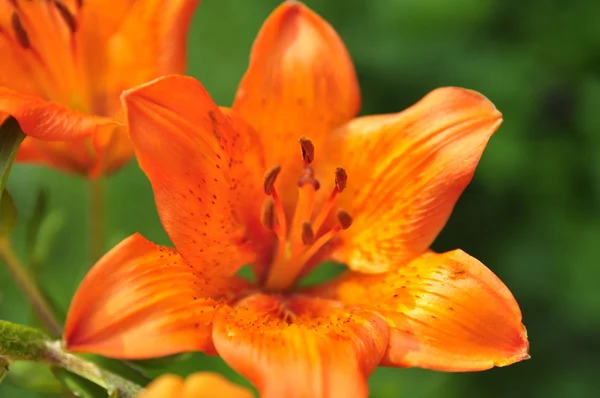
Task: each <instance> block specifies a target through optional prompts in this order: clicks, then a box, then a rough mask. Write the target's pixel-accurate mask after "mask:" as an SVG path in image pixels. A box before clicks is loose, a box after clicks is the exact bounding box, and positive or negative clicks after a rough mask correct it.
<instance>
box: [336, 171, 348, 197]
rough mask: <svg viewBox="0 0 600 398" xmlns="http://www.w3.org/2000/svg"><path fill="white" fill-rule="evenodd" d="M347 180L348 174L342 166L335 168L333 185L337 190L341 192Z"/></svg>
mask: <svg viewBox="0 0 600 398" xmlns="http://www.w3.org/2000/svg"><path fill="white" fill-rule="evenodd" d="M347 181H348V174H346V170H344V169H343V168H342V167H336V168H335V187H336V188H337V190H338V192H342V191H343V190H344V189H346V182H347Z"/></svg>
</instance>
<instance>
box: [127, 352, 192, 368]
mask: <svg viewBox="0 0 600 398" xmlns="http://www.w3.org/2000/svg"><path fill="white" fill-rule="evenodd" d="M190 357H191V353H189V352H186V353H183V354H174V355H169V356H166V357H161V358H152V359H143V360H137V361H127V363H128V364H130V365H131V366H133V367H135V368H137V369H144V370H155V369H165V368H168V367H169V366H171V365H173V364H175V363H178V362H183V361H187V360H188V359H189V358H190Z"/></svg>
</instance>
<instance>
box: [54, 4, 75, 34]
mask: <svg viewBox="0 0 600 398" xmlns="http://www.w3.org/2000/svg"><path fill="white" fill-rule="evenodd" d="M52 3H54V6H55V7H56V9H57V10H58V13H59V14H60V16H61V17H62V19H63V20H64V21H65V23H66V24H67V26H68V27H69V30H71V33H75V32H76V31H77V21H76V20H75V17H74V16H73V14H71V12H70V11H69V9H68V8H67V7H66V6H65V5H64V4H63V3H61V2H60V1H58V0H53V1H52Z"/></svg>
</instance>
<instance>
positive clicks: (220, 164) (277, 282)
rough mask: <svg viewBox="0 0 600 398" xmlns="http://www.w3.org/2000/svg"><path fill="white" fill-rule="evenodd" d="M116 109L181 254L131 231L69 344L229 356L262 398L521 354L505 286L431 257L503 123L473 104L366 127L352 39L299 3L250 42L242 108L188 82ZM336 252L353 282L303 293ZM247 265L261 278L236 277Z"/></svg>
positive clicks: (148, 90) (349, 390)
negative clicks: (386, 372)
mask: <svg viewBox="0 0 600 398" xmlns="http://www.w3.org/2000/svg"><path fill="white" fill-rule="evenodd" d="M123 100H124V103H125V108H126V113H127V120H128V122H129V126H130V134H131V138H132V142H133V146H134V148H135V151H136V154H137V157H138V160H139V163H140V165H141V167H142V169H143V170H144V171H145V173H146V175H147V176H148V178H149V179H150V182H151V184H152V187H153V190H154V195H155V199H156V204H157V208H158V212H159V214H160V217H161V221H162V224H163V226H164V227H165V230H166V231H167V233H168V234H169V236H170V238H171V240H172V241H173V243H174V245H175V247H176V250H173V249H170V248H166V247H161V246H157V245H155V244H153V243H151V242H149V241H148V240H146V239H145V238H143V237H142V236H140V235H137V234H136V235H133V236H131V237H129V238H127V239H126V240H124V241H123V242H122V243H120V244H119V245H118V246H117V247H115V248H114V249H113V250H112V251H110V252H109V253H108V254H107V255H106V256H104V258H102V259H101V260H100V261H99V262H98V263H97V264H96V265H95V266H94V268H93V269H92V270H91V271H90V273H89V274H88V275H87V276H86V278H85V279H84V281H83V282H82V284H81V286H80V287H79V290H78V292H77V293H76V295H75V297H74V299H73V302H72V304H71V308H70V310H69V314H68V317H67V325H66V332H65V336H64V342H65V345H66V346H67V347H68V348H69V349H70V350H72V351H79V352H94V353H97V354H101V355H105V356H109V357H118V358H131V359H133V358H148V357H158V356H163V355H169V354H173V353H177V352H182V351H202V352H205V353H208V354H218V355H220V356H222V357H223V359H224V360H225V361H227V362H228V363H229V364H230V365H231V366H232V367H233V368H234V369H235V370H237V371H238V372H240V373H241V374H243V375H245V376H246V377H248V378H249V379H250V381H251V382H252V383H254V385H255V386H256V387H257V388H258V390H259V391H260V393H261V396H263V397H282V396H285V397H304V396H310V397H343V396H352V397H366V396H367V394H368V387H367V378H368V376H369V375H370V374H371V373H372V372H373V370H374V369H375V367H376V366H378V365H382V366H396V367H410V366H416V367H422V368H427V369H435V370H444V371H474V370H483V369H488V368H491V367H493V366H505V365H509V364H512V363H514V362H517V361H520V360H523V359H526V358H528V341H527V334H526V331H525V328H524V326H523V324H522V323H521V312H520V310H519V306H518V304H517V302H516V301H515V299H514V298H513V296H512V294H511V293H510V291H509V290H508V288H507V287H506V286H505V285H504V284H503V283H502V282H501V281H500V280H499V279H498V278H497V277H496V276H495V275H494V274H493V273H492V272H491V271H490V270H489V269H487V268H486V267H485V266H484V265H483V264H481V263H480V262H479V261H477V260H476V259H474V258H473V257H471V256H469V255H468V254H466V253H464V252H463V251H460V250H455V251H451V252H447V253H441V254H438V253H433V252H431V251H430V250H429V246H430V244H431V243H432V242H433V240H434V239H435V237H436V236H437V234H438V233H439V232H440V230H441V229H442V227H443V225H444V224H445V222H446V220H447V219H448V217H449V216H450V213H451V211H452V208H453V206H454V204H455V202H456V200H457V199H458V197H459V195H460V194H461V192H462V191H463V189H464V188H465V187H466V185H467V184H468V182H469V181H470V180H471V178H472V176H473V173H474V171H475V167H476V165H477V163H478V161H479V158H480V156H481V155H482V152H483V150H484V148H485V146H486V143H487V141H488V139H489V138H490V136H491V134H492V133H493V132H494V131H495V130H496V129H497V127H498V125H499V124H500V122H501V115H500V113H499V112H498V111H497V110H496V109H495V108H494V106H493V105H492V104H491V103H490V102H489V101H488V100H487V99H486V98H484V97H483V96H482V95H480V94H478V93H475V92H473V91H469V90H465V89H460V88H452V87H448V88H441V89H437V90H435V91H433V92H431V93H430V94H428V95H427V96H425V98H423V99H422V100H421V101H419V102H418V103H417V104H416V105H414V106H412V107H411V108H409V109H407V110H405V111H403V112H400V113H395V114H389V115H378V116H367V117H359V118H355V115H356V113H357V111H358V108H359V102H360V98H359V90H358V85H357V82H356V77H355V72H354V68H353V66H352V63H351V61H350V59H349V56H348V54H347V52H346V49H345V48H344V45H343V44H342V42H341V40H340V39H339V37H338V36H337V35H336V33H335V31H334V30H333V29H332V28H331V26H329V25H328V24H327V23H326V22H325V21H323V20H322V19H321V18H320V17H319V16H318V15H316V14H315V13H314V12H312V11H310V10H309V9H308V8H307V7H305V6H304V5H302V4H300V3H298V2H292V1H288V2H285V3H284V4H282V5H281V6H280V7H279V8H277V10H276V11H275V12H274V13H273V14H272V15H271V16H270V17H269V18H268V20H267V21H266V22H265V24H264V26H263V28H262V30H261V32H260V33H259V35H258V38H257V39H256V42H255V44H254V48H253V51H252V55H251V58H250V66H249V69H248V71H247V73H246V75H245V76H244V78H243V80H242V82H241V85H240V88H239V91H238V93H237V96H236V99H235V102H234V104H233V107H232V108H231V109H225V108H219V107H217V106H216V105H215V103H214V102H213V101H212V99H211V98H210V96H209V95H208V94H207V92H206V91H205V89H204V88H203V87H202V85H201V84H200V83H198V82H197V81H196V80H194V79H192V78H189V77H183V76H168V77H163V78H160V79H157V80H155V81H153V82H151V83H148V84H145V85H143V86H141V87H139V88H136V89H133V90H130V91H128V92H126V93H125V94H124V96H123ZM305 135H307V136H308V135H309V136H310V139H309V138H306V137H305ZM298 141H300V143H298ZM339 165H342V166H343V168H342V167H339ZM265 171H266V173H265ZM265 195H266V196H265ZM328 259H334V260H336V261H339V262H343V263H345V264H346V265H347V266H348V267H349V268H350V270H349V271H348V272H347V273H345V274H343V275H341V276H340V277H338V278H336V279H334V280H332V281H330V282H328V283H326V284H323V285H320V286H313V287H309V288H299V287H297V283H298V281H299V280H300V279H301V278H302V277H303V276H304V275H305V274H306V273H307V272H309V271H310V270H311V269H312V268H313V267H314V266H315V265H317V264H318V263H320V262H322V261H325V260H328ZM244 264H251V265H252V267H253V270H254V274H255V275H256V282H249V281H246V280H244V279H242V278H240V277H238V276H236V275H235V274H236V272H237V271H238V270H239V269H240V267H241V266H242V265H244Z"/></svg>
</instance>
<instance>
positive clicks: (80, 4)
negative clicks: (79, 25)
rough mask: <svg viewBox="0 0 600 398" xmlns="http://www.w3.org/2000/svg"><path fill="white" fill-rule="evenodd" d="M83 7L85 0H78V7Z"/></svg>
mask: <svg viewBox="0 0 600 398" xmlns="http://www.w3.org/2000/svg"><path fill="white" fill-rule="evenodd" d="M81 7H83V0H77V8H78V9H79V8H81Z"/></svg>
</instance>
